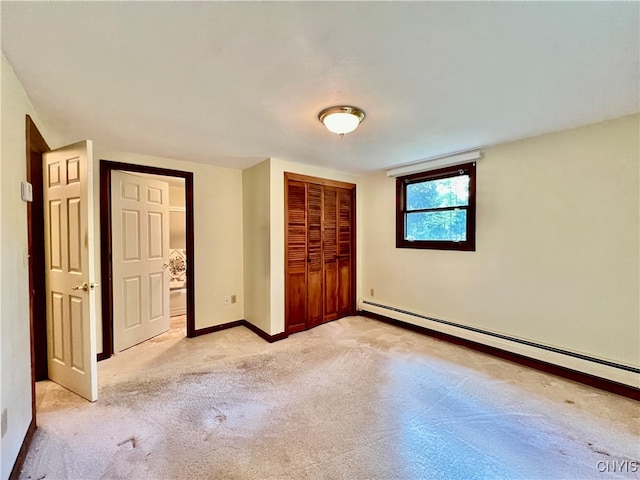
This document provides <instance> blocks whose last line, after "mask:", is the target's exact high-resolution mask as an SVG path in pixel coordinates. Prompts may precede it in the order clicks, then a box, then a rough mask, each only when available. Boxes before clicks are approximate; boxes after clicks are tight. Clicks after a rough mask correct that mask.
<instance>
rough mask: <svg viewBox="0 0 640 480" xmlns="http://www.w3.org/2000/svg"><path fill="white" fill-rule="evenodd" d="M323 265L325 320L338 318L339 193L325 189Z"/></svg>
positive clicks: (328, 188)
mask: <svg viewBox="0 0 640 480" xmlns="http://www.w3.org/2000/svg"><path fill="white" fill-rule="evenodd" d="M322 214H323V215H322V216H323V218H322V263H323V270H324V318H323V321H325V322H328V321H330V320H335V319H336V318H338V192H337V190H336V189H335V188H332V187H324V191H323V210H322Z"/></svg>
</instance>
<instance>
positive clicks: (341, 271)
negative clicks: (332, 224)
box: [338, 188, 353, 317]
mask: <svg viewBox="0 0 640 480" xmlns="http://www.w3.org/2000/svg"><path fill="white" fill-rule="evenodd" d="M352 220H353V194H352V190H347V189H345V188H340V189H338V315H339V316H340V317H344V316H347V315H350V314H351V299H352V294H351V292H352V281H351V279H352V276H351V265H352V258H351V255H352V252H351V250H352V240H353V235H352V233H353V232H352V227H351V225H352Z"/></svg>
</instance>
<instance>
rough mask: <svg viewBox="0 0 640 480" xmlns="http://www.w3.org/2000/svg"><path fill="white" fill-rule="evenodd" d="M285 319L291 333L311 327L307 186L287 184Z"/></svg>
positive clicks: (298, 183)
mask: <svg viewBox="0 0 640 480" xmlns="http://www.w3.org/2000/svg"><path fill="white" fill-rule="evenodd" d="M286 194H287V198H286V202H285V205H286V206H287V211H286V222H287V225H286V230H285V233H286V251H285V256H286V283H287V284H286V287H285V296H286V302H285V309H286V312H285V318H286V322H287V325H286V329H287V332H289V333H293V332H297V331H300V330H306V329H307V328H308V327H307V212H306V204H307V185H306V184H305V183H302V182H293V181H290V182H288V184H287V190H286Z"/></svg>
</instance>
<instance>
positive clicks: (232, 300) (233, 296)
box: [231, 295, 237, 303]
mask: <svg viewBox="0 0 640 480" xmlns="http://www.w3.org/2000/svg"><path fill="white" fill-rule="evenodd" d="M236 301H237V300H236V296H235V295H231V303H236Z"/></svg>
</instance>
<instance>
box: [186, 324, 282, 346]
mask: <svg viewBox="0 0 640 480" xmlns="http://www.w3.org/2000/svg"><path fill="white" fill-rule="evenodd" d="M234 327H247V328H248V329H249V330H251V331H252V332H253V333H255V334H256V335H258V336H259V337H260V338H262V339H264V340H266V341H267V342H269V343H273V342H277V341H279V340H283V339H285V338H287V337H288V336H289V334H287V333H286V332H282V333H278V334H276V335H269V334H268V333H267V332H265V331H264V330H262V329H260V328H258V327H256V326H255V325H254V324H253V323H249V322H247V321H246V320H244V319H242V320H235V321H233V322H229V323H223V324H222V325H214V326H212V327H205V328H200V329H198V330H195V332H194V335H193V336H194V337H199V336H200V335H207V334H209V333H214V332H219V331H221V330H226V329H228V328H234Z"/></svg>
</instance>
